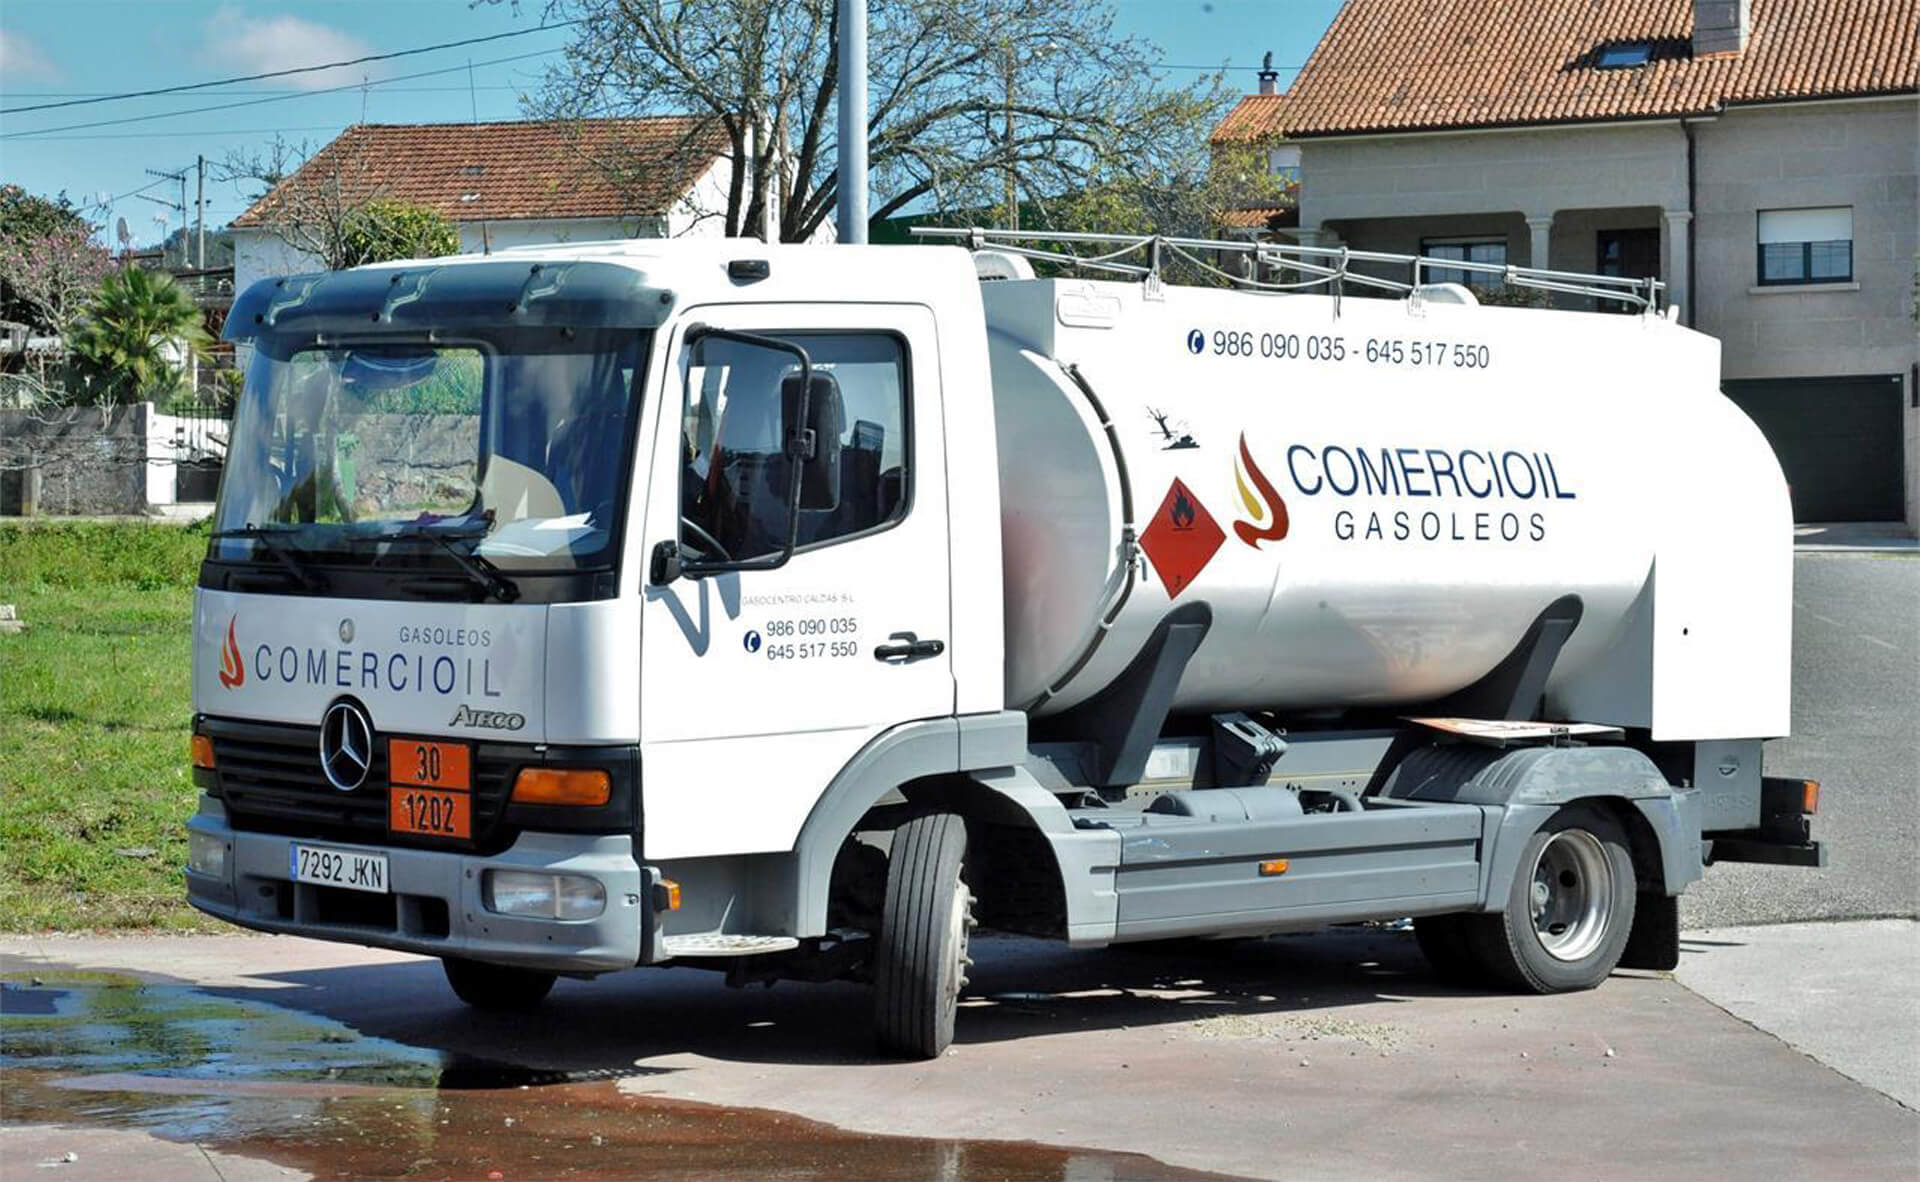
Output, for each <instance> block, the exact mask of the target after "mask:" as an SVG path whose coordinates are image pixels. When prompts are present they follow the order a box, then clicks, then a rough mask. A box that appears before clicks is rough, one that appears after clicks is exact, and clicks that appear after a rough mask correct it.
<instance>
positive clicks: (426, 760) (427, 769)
mask: <svg viewBox="0 0 1920 1182" xmlns="http://www.w3.org/2000/svg"><path fill="white" fill-rule="evenodd" d="M387 781H388V782H389V783H391V784H394V785H405V786H415V785H417V786H420V787H424V788H448V789H452V790H453V791H455V792H465V791H466V790H467V789H469V788H471V787H473V755H472V751H471V750H470V749H469V748H468V747H467V745H466V744H465V743H438V742H435V741H433V740H432V739H388V740H387Z"/></svg>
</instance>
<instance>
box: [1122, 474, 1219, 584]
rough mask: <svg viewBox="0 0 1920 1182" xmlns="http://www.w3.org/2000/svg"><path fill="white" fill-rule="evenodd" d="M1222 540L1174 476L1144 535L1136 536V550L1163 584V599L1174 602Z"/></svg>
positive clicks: (1210, 518)
mask: <svg viewBox="0 0 1920 1182" xmlns="http://www.w3.org/2000/svg"><path fill="white" fill-rule="evenodd" d="M1226 540H1227V535H1226V534H1225V533H1223V532H1222V531H1221V529H1220V525H1219V523H1218V522H1216V521H1215V520H1214V519H1213V514H1211V513H1209V512H1207V507H1206V506H1205V505H1202V504H1201V503H1200V498H1199V497H1197V496H1195V495H1193V490H1192V489H1190V488H1188V487H1187V486H1186V484H1185V483H1183V482H1182V481H1181V480H1179V479H1178V478H1177V477H1176V478H1175V479H1174V482H1173V485H1172V487H1170V488H1168V489H1167V499H1166V500H1164V501H1161V502H1160V508H1158V509H1156V510H1155V511H1154V514H1153V520H1152V521H1151V522H1149V523H1148V525H1147V528H1146V532H1144V533H1142V534H1141V535H1140V548H1141V549H1142V550H1144V551H1146V552H1147V560H1148V561H1149V562H1151V563H1153V569H1154V570H1156V571H1158V572H1159V573H1160V580H1161V582H1163V583H1165V584H1166V586H1167V598H1168V599H1176V598H1178V597H1179V595H1180V593H1181V592H1182V591H1185V590H1186V589H1187V588H1188V587H1190V586H1192V584H1193V581H1194V580H1195V579H1197V578H1199V577H1200V572H1201V571H1202V570H1205V569H1206V565H1207V563H1208V562H1210V561H1212V560H1213V556H1214V554H1215V553H1216V552H1217V551H1218V550H1219V549H1220V544H1221V543H1222V542H1224V541H1226Z"/></svg>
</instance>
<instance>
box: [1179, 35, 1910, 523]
mask: <svg viewBox="0 0 1920 1182" xmlns="http://www.w3.org/2000/svg"><path fill="white" fill-rule="evenodd" d="M1261 89H1262V91H1264V92H1266V93H1261V94H1254V95H1248V96H1246V97H1245V98H1244V99H1243V100H1242V101H1241V102H1240V104H1239V105H1238V106H1237V107H1236V108H1235V109H1234V110H1233V111H1232V112H1231V113H1230V114H1229V115H1228V116H1227V118H1226V119H1225V120H1224V121H1223V122H1222V123H1221V125H1220V126H1219V128H1218V129H1217V130H1216V132H1215V141H1216V142H1217V143H1250V144H1256V145H1260V146H1263V147H1265V148H1267V149H1268V150H1270V151H1271V152H1272V153H1274V160H1275V166H1276V167H1282V166H1288V167H1297V168H1298V169H1299V175H1300V178H1301V195H1300V221H1299V229H1298V230H1297V231H1291V232H1290V234H1291V235H1293V236H1297V239H1298V240H1299V241H1301V242H1302V243H1304V244H1309V245H1339V244H1345V245H1347V246H1350V247H1352V248H1354V249H1365V250H1381V251H1396V252H1404V253H1409V254H1423V255H1426V256H1429V257H1436V258H1443V259H1461V260H1470V261H1473V262H1481V263H1512V264H1517V265H1530V266H1536V267H1553V268H1558V269H1563V270H1569V271H1584V272H1602V273H1607V274H1614V275H1631V276H1635V277H1642V278H1644V277H1649V276H1654V277H1658V278H1659V279H1661V280H1663V281H1665V282H1666V283H1667V284H1668V287H1669V291H1670V294H1671V296H1672V299H1673V302H1674V303H1675V304H1677V305H1678V306H1679V307H1680V310H1681V311H1680V315H1681V319H1682V320H1683V321H1684V322H1686V323H1687V324H1690V325H1692V326H1693V327H1695V328H1698V329H1699V330H1700V331H1702V332H1705V333H1708V334H1711V335H1713V336H1715V337H1718V338H1719V339H1720V340H1721V342H1722V343H1723V354H1722V371H1721V372H1722V379H1723V383H1722V384H1723V388H1724V390H1725V391H1726V393H1727V395H1728V396H1729V397H1730V398H1732V399H1733V400H1734V401H1735V402H1736V403H1738V404H1739V405H1740V406H1742V407H1743V408H1744V409H1745V410H1746V411H1747V412H1748V414H1749V415H1751V416H1752V418H1753V419H1754V421H1755V422H1756V423H1757V424H1758V425H1759V426H1760V428H1761V429H1762V430H1763V431H1764V432H1765V433H1766V434H1767V436H1768V438H1769V439H1770V440H1771V441H1772V443H1773V446H1774V450H1775V451H1776V452H1777V453H1778V454H1779V456H1780V459H1781V464H1782V467H1783V468H1784V469H1785V470H1786V473H1787V478H1788V482H1789V483H1790V485H1791V486H1792V490H1793V502H1794V512H1795V516H1796V518H1797V519H1798V520H1801V521H1832V520H1860V521H1865V520H1890V521H1902V520H1904V521H1905V522H1906V524H1907V527H1908V528H1909V529H1913V528H1915V527H1916V526H1920V253H1917V252H1920V212H1917V211H1916V187H1917V185H1916V175H1917V174H1920V167H1917V158H1920V0H1607V2H1605V3H1600V2H1597V0H1536V2H1534V3H1529V4H1525V5H1515V4H1512V3H1508V2H1506V0H1449V2H1447V3H1438V2H1436V0H1348V3H1347V4H1346V6H1345V7H1344V8H1343V9H1342V10H1341V12H1340V14H1339V16H1338V17H1337V18H1336V19H1335V20H1334V22H1333V24H1332V26H1331V27H1330V28H1329V29H1328V30H1327V32H1326V34H1325V36H1324V37H1323V38H1322V39H1321V41H1320V44H1319V46H1318V47H1317V48H1316V49H1315V50H1314V52H1313V54H1312V56H1311V58H1310V59H1309V60H1308V62H1307V64H1306V65H1305V67H1304V68H1303V69H1302V70H1301V72H1300V73H1299V75H1298V76H1297V77H1296V78H1295V80H1294V82H1293V84H1292V85H1291V86H1290V87H1289V88H1288V89H1287V90H1286V91H1284V92H1281V91H1279V90H1278V88H1277V87H1276V86H1274V85H1273V82H1272V76H1271V75H1263V78H1262V86H1261ZM1283 159H1284V160H1285V161H1287V162H1289V163H1287V164H1285V165H1283V164H1282V163H1281V161H1282V160H1283ZM1451 277H1452V278H1455V279H1459V280H1471V281H1472V282H1474V283H1479V284H1484V283H1485V282H1486V280H1485V279H1484V278H1483V277H1480V276H1469V275H1467V274H1466V273H1464V272H1462V273H1458V274H1456V275H1454V276H1451ZM1490 294H1491V293H1490ZM1595 413H1605V408H1604V407H1596V408H1595Z"/></svg>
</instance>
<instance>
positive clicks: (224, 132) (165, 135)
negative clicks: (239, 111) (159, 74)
mask: <svg viewBox="0 0 1920 1182" xmlns="http://www.w3.org/2000/svg"><path fill="white" fill-rule="evenodd" d="M352 126H353V124H351V123H316V124H313V125H311V126H308V127H223V128H217V129H215V130H212V131H209V130H207V129H205V128H202V129H200V130H198V131H109V132H106V133H104V134H101V135H45V136H36V137H35V138H34V140H33V142H34V143H36V144H66V143H73V142H75V141H78V140H158V139H185V138H188V137H192V138H195V139H219V138H220V137H222V136H234V135H282V134H286V133H288V132H295V131H345V130H346V129H347V128H349V127H352ZM4 138H5V137H4V136H0V139H4Z"/></svg>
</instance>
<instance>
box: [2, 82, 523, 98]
mask: <svg viewBox="0 0 1920 1182" xmlns="http://www.w3.org/2000/svg"><path fill="white" fill-rule="evenodd" d="M209 85H212V84H209ZM479 89H481V90H519V89H520V87H518V86H493V85H489V86H482V87H480V88H479ZM441 91H459V92H460V93H461V94H465V93H466V92H467V88H466V87H464V86H396V87H394V88H393V89H392V90H390V91H389V92H388V93H389V94H434V93H439V92H441ZM312 93H313V92H312V91H310V90H303V89H300V88H299V87H294V86H277V87H268V86H256V87H252V88H251V89H247V90H219V91H215V92H214V93H213V96H212V97H214V98H225V97H226V96H228V95H230V94H312ZM88 96H93V97H98V98H117V97H119V96H117V95H113V94H109V93H108V92H106V91H104V90H0V97H6V98H58V97H82V98H84V97H88Z"/></svg>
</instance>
